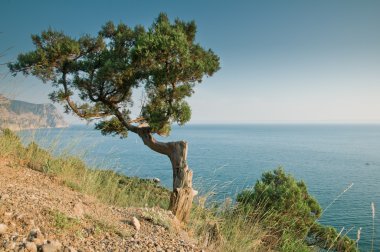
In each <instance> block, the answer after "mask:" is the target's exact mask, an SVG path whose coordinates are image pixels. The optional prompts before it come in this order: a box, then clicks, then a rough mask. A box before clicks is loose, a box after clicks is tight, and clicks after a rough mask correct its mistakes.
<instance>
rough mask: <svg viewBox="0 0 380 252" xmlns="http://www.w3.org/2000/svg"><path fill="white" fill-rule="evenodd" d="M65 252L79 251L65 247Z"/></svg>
mask: <svg viewBox="0 0 380 252" xmlns="http://www.w3.org/2000/svg"><path fill="white" fill-rule="evenodd" d="M63 252H77V250H76V249H75V248H73V247H65V248H64V249H63Z"/></svg>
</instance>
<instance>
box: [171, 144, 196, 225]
mask: <svg viewBox="0 0 380 252" xmlns="http://www.w3.org/2000/svg"><path fill="white" fill-rule="evenodd" d="M168 144H169V145H170V147H171V153H170V155H169V159H170V161H171V163H172V168H173V192H172V194H171V196H170V206H169V210H171V211H172V212H173V214H174V215H175V216H176V217H177V219H178V220H179V221H181V222H187V221H188V220H189V217H190V211H191V206H192V203H193V198H194V195H195V194H196V191H194V190H193V186H192V181H193V172H192V171H191V170H190V169H189V167H188V166H187V143H186V142H185V141H178V142H171V143H168Z"/></svg>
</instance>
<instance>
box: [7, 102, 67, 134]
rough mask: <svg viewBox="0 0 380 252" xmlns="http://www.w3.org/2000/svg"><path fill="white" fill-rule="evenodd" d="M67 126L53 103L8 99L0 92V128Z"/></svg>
mask: <svg viewBox="0 0 380 252" xmlns="http://www.w3.org/2000/svg"><path fill="white" fill-rule="evenodd" d="M67 126H68V124H67V123H66V122H65V121H64V119H63V117H62V115H61V114H60V113H59V112H58V111H57V109H56V107H55V106H54V105H53V104H34V103H29V102H24V101H18V100H10V99H8V98H6V97H5V96H3V95H1V94H0V128H9V129H11V130H22V129H37V128H63V127H67Z"/></svg>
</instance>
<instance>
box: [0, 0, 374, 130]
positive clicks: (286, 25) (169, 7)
mask: <svg viewBox="0 0 380 252" xmlns="http://www.w3.org/2000/svg"><path fill="white" fill-rule="evenodd" d="M0 10H1V15H0V32H2V33H1V34H0V41H1V42H0V45H1V47H0V51H1V49H3V50H5V49H7V48H8V47H12V49H10V50H9V51H7V52H6V56H5V57H2V58H1V59H0V62H7V61H10V60H14V59H15V57H16V56H17V54H18V53H20V52H26V51H28V50H31V49H32V43H31V39H30V35H31V34H32V33H39V32H40V31H42V30H44V29H46V28H48V27H52V28H54V29H57V30H62V31H64V32H66V33H67V34H69V35H72V36H74V37H75V36H79V35H82V34H84V33H90V34H96V32H97V31H98V30H99V28H100V27H101V25H103V24H104V23H105V22H106V21H108V20H112V21H114V22H116V23H119V22H124V23H127V24H128V25H130V26H134V25H136V24H143V25H145V26H147V25H150V24H151V23H152V21H153V19H154V18H155V17H157V15H158V13H159V12H166V13H168V15H169V17H170V18H172V19H174V18H175V17H179V18H181V19H183V20H195V21H196V23H197V25H198V34H197V40H198V42H199V43H200V44H202V45H203V46H205V47H209V48H212V49H213V50H214V51H215V52H216V53H217V54H218V55H219V56H220V58H221V67H222V69H221V70H220V71H219V72H218V73H216V75H215V76H213V77H212V78H208V79H205V80H204V82H203V83H202V84H201V85H200V86H199V87H198V88H197V89H196V93H195V94H194V96H193V97H192V98H191V99H190V104H191V105H192V109H193V117H192V121H191V122H192V123H262V122H266V123H268V122H269V123H270V122H274V123H276V122H280V123H283V122H288V123H297V122H343V123H344V122H380V15H379V13H380V1H349V0H344V1H334V0H329V1H327V0H326V1H323V0H321V1H308V0H302V1H280V0H278V1H268V0H265V1H204V0H199V1H176V2H174V1H164V0H162V1H159V0H152V1H137V0H136V1H90V0H88V1H79V0H77V1H46V0H45V1H42V0H40V1H15V0H2V1H1V2H0ZM5 72H6V69H5V68H4V67H3V68H2V69H1V70H0V73H1V74H2V75H4V74H5ZM0 92H3V93H6V94H8V95H10V96H12V97H13V98H17V99H22V100H27V101H31V102H48V99H47V94H48V93H49V88H48V86H47V85H43V84H41V83H40V81H38V80H36V79H34V78H27V79H25V78H24V77H17V78H13V77H11V76H9V75H8V76H6V77H2V78H1V79H0ZM70 120H71V119H70Z"/></svg>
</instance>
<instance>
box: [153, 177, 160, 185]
mask: <svg viewBox="0 0 380 252" xmlns="http://www.w3.org/2000/svg"><path fill="white" fill-rule="evenodd" d="M153 182H154V183H157V184H158V183H160V182H161V180H160V179H159V178H153Z"/></svg>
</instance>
